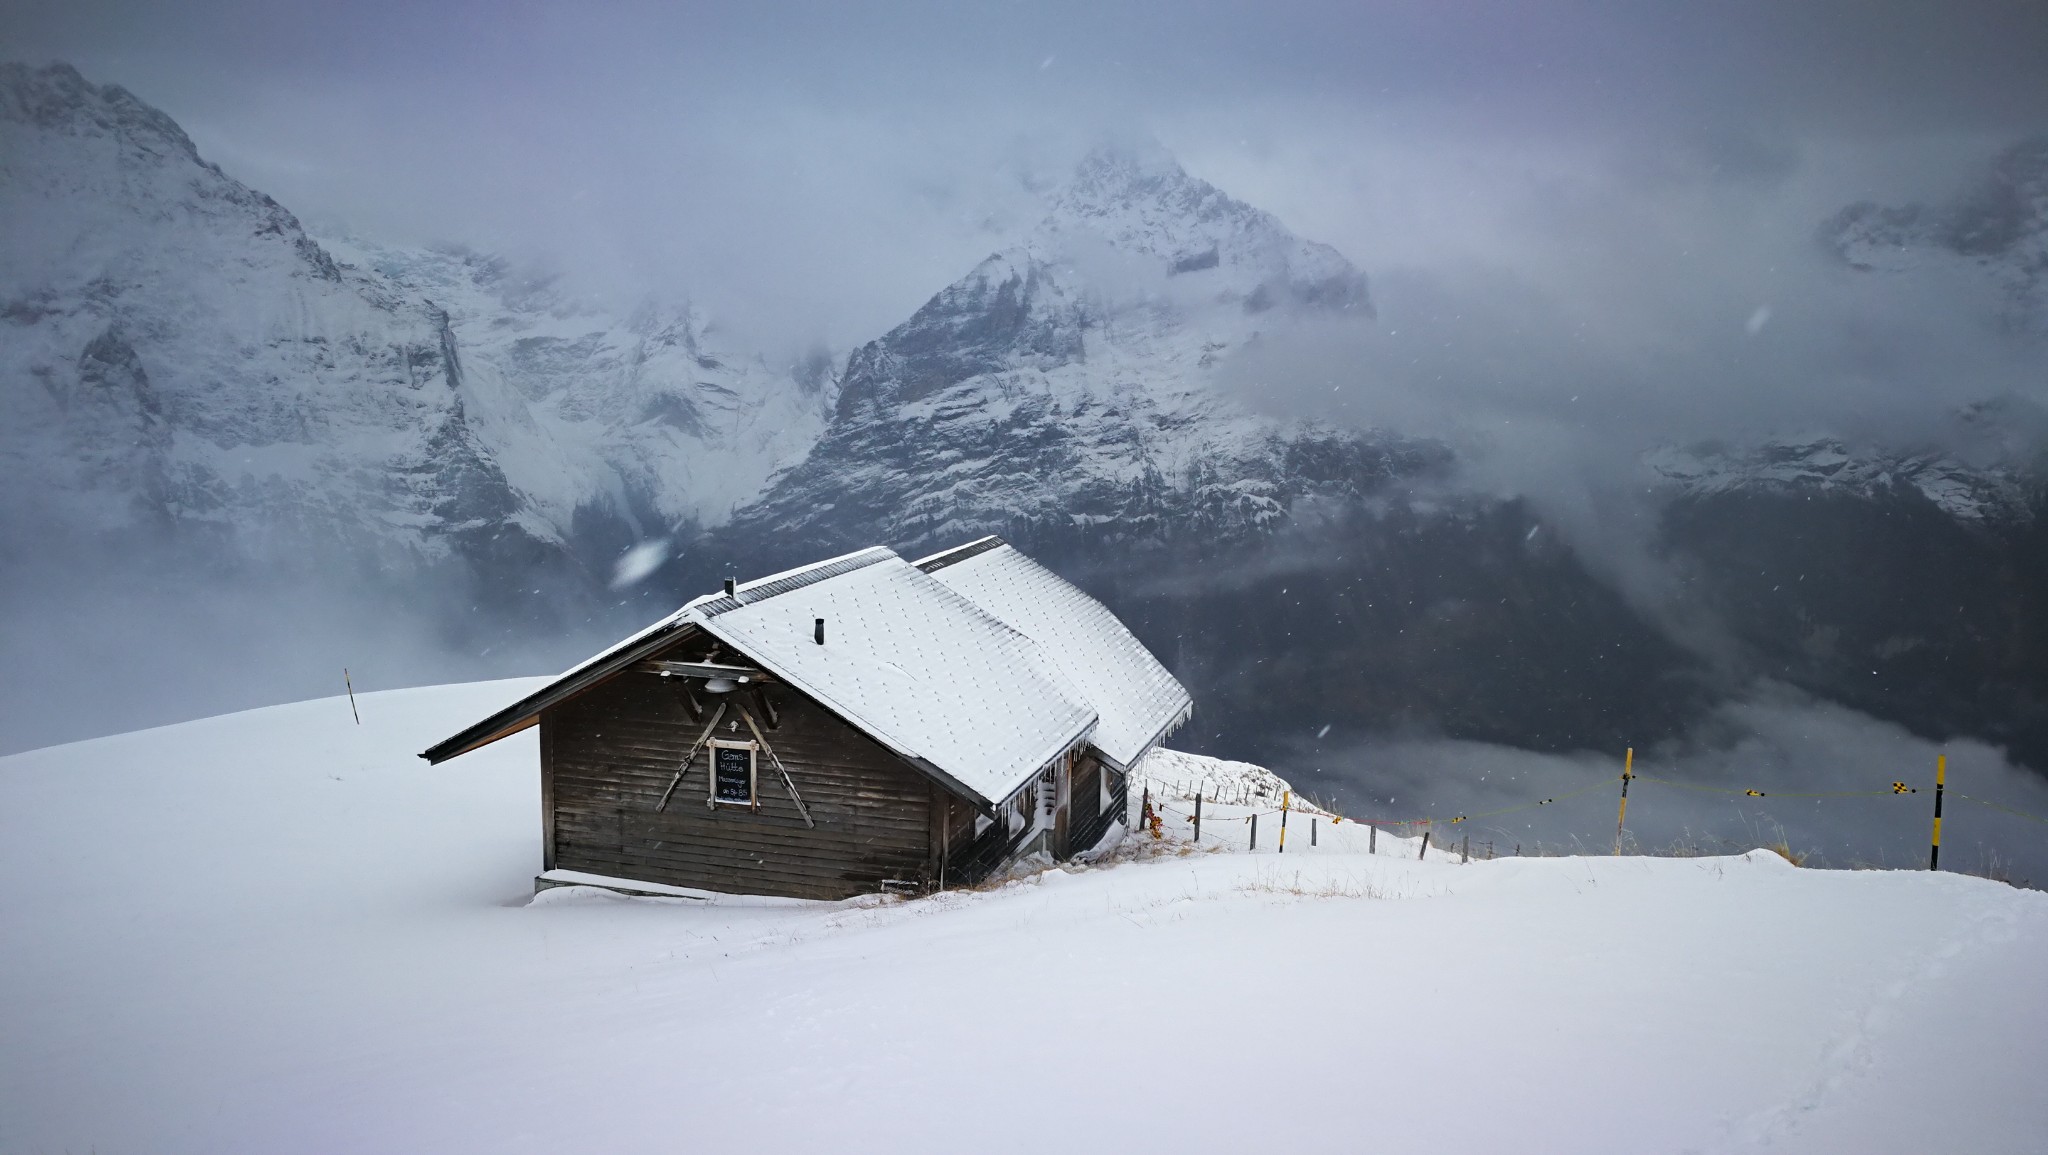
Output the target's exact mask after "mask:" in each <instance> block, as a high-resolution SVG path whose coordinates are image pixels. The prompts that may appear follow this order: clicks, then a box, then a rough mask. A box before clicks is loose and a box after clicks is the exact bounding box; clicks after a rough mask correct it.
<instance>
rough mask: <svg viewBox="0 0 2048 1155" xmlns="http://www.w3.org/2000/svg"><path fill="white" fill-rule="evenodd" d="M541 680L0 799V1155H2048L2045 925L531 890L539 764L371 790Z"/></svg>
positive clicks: (1198, 885) (1724, 873)
mask: <svg viewBox="0 0 2048 1155" xmlns="http://www.w3.org/2000/svg"><path fill="white" fill-rule="evenodd" d="M538 684H539V683H538V682H537V681H535V680H526V681H519V682H501V683H490V684H479V685H470V686H448V687H440V688H435V689H426V690H414V691H397V692H391V693H383V694H374V695H367V696H365V697H364V698H363V699H362V700H361V703H360V704H361V708H362V716H363V722H362V725H361V726H360V727H357V726H355V725H353V724H352V723H351V722H350V720H349V719H350V715H349V709H348V705H347V703H346V702H344V701H342V700H339V699H328V700H323V701H315V702H305V703H300V704H296V705H291V706H281V707H274V708H271V709H267V710H260V711H254V712H251V713H247V714H241V715H233V716H227V717H220V718H212V719H207V720H203V721H199V722H192V723H187V724H184V725H180V726H174V727H168V728H165V729H161V730H153V731H146V732H141V733H135V734H127V735H121V736H118V737H113V738H105V739H99V740H95V741H92V742H86V743H80V744H76V745H72V746H63V747H54V748H50V749H45V750H40V751H34V752H31V753H28V754H22V755H17V756H14V757H11V758H7V759H4V760H0V814H4V815H6V816H7V817H6V818H5V819H4V820H0V821H4V823H5V826H4V829H0V834H4V837H0V870H4V874H5V877H6V878H7V879H8V881H9V885H8V887H7V888H6V890H5V891H4V892H0V968H4V970H5V972H6V973H7V975H8V976H9V978H8V982H7V983H5V984H0V1022H4V1023H5V1024H6V1038H7V1045H6V1046H5V1047H4V1048H0V1149H4V1150H10V1151H13V1150H20V1151H38V1150H42V1151H62V1150H73V1151H85V1150H98V1151H102V1152H111V1151H138V1150H147V1151H152V1152H182V1151H208V1152H232V1151H263V1152H269V1151H279V1150H294V1151H299V1150H315V1151H334V1152H342V1151H423V1150H440V1151H505V1152H519V1151H559V1150H577V1151H592V1150H676V1149H688V1150H704V1151H719V1150H736V1149H742V1148H744V1149H747V1150H758V1151H824V1150H832V1151H935V1150H941V1149H947V1150H950V1149H955V1148H957V1147H958V1146H959V1145H960V1144H961V1143H962V1142H963V1140H969V1141H971V1142H972V1144H973V1145H974V1147H975V1148H976V1149H977V1150H989V1151H1041V1150H1043V1149H1044V1148H1045V1146H1046V1143H1047V1139H1046V1135H1045V1132H1044V1130H1043V1129H1042V1125H1050V1126H1053V1127H1054V1128H1055V1129H1056V1131H1057V1132H1058V1133H1059V1134H1061V1135H1072V1134H1085V1135H1089V1136H1095V1137H1096V1138H1093V1139H1091V1142H1097V1143H1100V1144H1101V1145H1102V1146H1104V1147H1106V1148H1112V1149H1114V1148H1135V1149H1139V1150H1154V1149H1171V1150H1180V1151H1188V1150H1192V1151H1241V1150H1285V1151H1360V1150H1373V1149H1378V1148H1380V1147H1391V1146H1398V1147H1402V1148H1406V1147H1411V1146H1414V1145H1416V1144H1417V1143H1424V1144H1425V1145H1429V1144H1430V1143H1431V1142H1432V1141H1434V1142H1435V1143H1437V1144H1438V1145H1440V1144H1441V1143H1444V1142H1451V1143H1455V1145H1457V1146H1459V1147H1460V1148H1469V1149H1472V1150H1514V1151H1533V1152H1567V1151H1569V1152H1595V1153H1597V1152H1617V1153H1630V1155H1638V1153H1646V1152H1650V1153H1654V1152H1681V1151H1700V1152H1709V1151H1711V1152H1734V1151H1762V1150H1781V1151H1801V1152H1855V1153H1882V1152H1892V1151H1897V1152H1914V1153H1916V1155H1917V1153H1919V1152H1925V1151H1938V1150H1951V1151H1953V1150H1968V1151H1972V1152H2026V1151H2037V1150H2039V1149H2040V1146H2041V1138H2042V1136H2043V1135H2044V1134H2048V1100H2044V1099H2043V1098H2042V1097H2041V1096H2040V1095H2039V1094H2038V1090H2037V1088H2036V1087H2035V1086H2034V1083H2035V1072H2036V1071H2038V1070H2039V1068H2040V1066H2041V1064H2042V1061H2043V1059H2044V1058H2048V989H2044V983H2043V981H2042V978H2041V972H2040V967H2039V959H2040V958H2041V957H2042V953H2043V951H2044V950H2048V898H2044V896H2043V895H2041V894H2038V893H2034V892H2022V891H2015V890H2011V889H2009V888H2006V887H2003V886H2000V885H1997V884H1993V883H1989V882H1985V881H1983V880H1979V879H1974V878H1967V877H1961V876H1956V875H1946V874H1941V875H1930V874H1927V873H1924V872H1911V873H1880V872H1857V873H1848V872H1818V871H1801V870H1795V869H1793V868H1792V867H1790V866H1788V865H1786V864H1784V863H1783V862H1782V861H1781V860H1779V859H1777V858H1776V857H1775V856H1772V855H1768V854H1752V855H1749V856H1745V857H1741V858H1718V859H1691V860H1657V859H1637V858H1619V859H1616V858H1592V859H1505V860H1500V861H1495V862H1484V863H1482V862H1475V863H1472V864H1470V865H1464V866H1460V865H1457V864H1456V863H1454V862H1451V861H1448V860H1443V859H1438V858H1435V857H1434V856H1433V857H1432V860H1431V861H1428V862H1417V861H1415V860H1414V859H1413V858H1412V855H1411V853H1410V852H1412V844H1402V843H1396V842H1394V840H1390V839H1383V840H1382V841H1381V844H1380V845H1381V851H1382V853H1381V854H1380V855H1378V856H1368V855H1365V854H1362V853H1357V852H1356V851H1355V849H1354V848H1353V846H1352V845H1350V844H1349V843H1347V842H1344V841H1342V840H1339V839H1334V838H1326V839H1324V840H1323V844H1322V845H1321V846H1318V847H1316V848H1314V849H1310V848H1308V847H1307V846H1306V845H1305V844H1304V843H1303V842H1302V841H1300V840H1290V842H1289V848H1288V852H1287V854H1286V855H1285V856H1284V857H1282V856H1279V855H1276V854H1273V853H1271V852H1270V850H1269V849H1268V844H1267V842H1266V841H1265V839H1264V838H1263V837H1262V840H1261V853H1258V854H1245V853H1189V854H1181V853H1177V852H1175V851H1176V850H1177V849H1178V848H1177V847H1175V846H1173V845H1171V844H1167V845H1165V846H1164V848H1163V849H1164V852H1163V853H1162V850H1161V848H1160V847H1159V846H1156V845H1154V844H1149V843H1147V842H1144V841H1142V840H1133V842H1132V843H1130V844H1127V846H1126V847H1125V848H1124V849H1123V850H1122V851H1121V852H1120V854H1119V855H1118V856H1116V861H1114V862H1113V864H1111V865H1107V866H1105V867H1097V868H1078V867H1077V868H1074V869H1071V870H1053V871H1049V872H1046V873H1044V874H1041V875H1037V876H1034V877H1031V878H1028V879H1025V880H1023V881H1019V882H1014V883H1011V884H1009V885H1006V886H1003V887H998V888H994V889H991V890H988V891H985V892H979V893H951V894H946V895H942V896H938V897H934V898H928V899H921V900H916V901H909V902H887V903H884V902H881V901H879V900H857V901H851V902H845V903H835V904H813V903H798V902H790V901H770V900H740V899H719V900H717V901H713V902H695V901H688V900H680V899H676V900H649V899H622V898H617V897H612V896H608V895H606V894H603V893H599V892H592V891H588V890H579V889H569V890H557V891H551V892H549V893H548V894H546V895H544V896H542V897H541V898H539V899H532V898H530V885H531V878H532V875H533V873H534V871H535V870H536V868H537V866H538V859H539V851H538V846H537V839H538V836H539V823H538V803H539V800H538V796H537V788H536V777H537V776H536V774H535V770H534V759H535V751H534V748H533V738H532V736H531V735H530V734H528V735H521V736H518V737H516V738H513V739H510V740H507V741H505V742H503V743H500V744H499V745H497V746H494V747H491V748H488V749H486V750H484V751H480V752H478V753H476V754H472V755H469V756H467V757H465V758H463V759H460V760H458V761H456V762H454V763H450V764H449V765H447V766H444V767H440V768H436V769H428V768H426V767H424V766H423V765H421V764H420V763H419V761H418V760H417V759H416V758H415V757H413V754H412V752H413V751H415V750H417V749H420V748H421V747H422V746H423V745H424V744H425V743H426V742H428V741H431V740H432V739H433V738H435V737H438V736H440V735H442V734H444V733H447V732H449V731H451V730H452V729H453V728H455V727H457V726H459V725H461V724H462V723H463V722H465V721H466V720H468V719H470V718H472V717H474V716H476V715H478V714H479V713H481V712H483V711H485V710H487V709H488V708H490V707H491V706H493V705H495V704H498V703H500V702H502V701H504V700H506V699H508V698H511V697H516V696H517V695H518V694H519V693H521V692H523V691H524V690H527V689H530V688H532V687H533V686H536V685H538ZM1323 833H1324V834H1325V835H1328V834H1329V831H1328V830H1327V829H1326V830H1325V831H1324V832H1323ZM1403 846H1406V847H1408V850H1406V851H1403V850H1402V849H1401V848H1402V847H1403ZM1049 975H1056V976H1057V977H1058V981H1057V982H1049V981H1048V976H1049ZM1049 1119H1050V1120H1053V1122H1051V1123H1050V1124H1047V1122H1046V1121H1047V1120H1049Z"/></svg>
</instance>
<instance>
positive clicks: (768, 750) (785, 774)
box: [654, 700, 818, 829]
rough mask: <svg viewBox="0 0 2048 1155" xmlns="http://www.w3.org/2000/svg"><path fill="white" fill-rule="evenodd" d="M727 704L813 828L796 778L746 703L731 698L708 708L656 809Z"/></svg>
mask: <svg viewBox="0 0 2048 1155" xmlns="http://www.w3.org/2000/svg"><path fill="white" fill-rule="evenodd" d="M728 707H730V708H732V709H734V710H738V711H739V715H740V718H741V720H742V721H744V722H746V724H747V729H749V730H751V731H753V733H754V741H756V742H759V743H760V744H761V752H762V753H764V754H766V755H768V764H769V765H771V766H773V767H775V773H776V774H777V775H778V776H780V777H781V779H782V788H783V789H785V790H787V791H789V800H790V801H791V802H794V803H796V812H797V813H798V814H800V815H802V816H803V820H804V825H805V826H808V827H810V828H812V829H816V828H817V825H818V824H817V823H816V822H814V821H812V820H811V808H810V807H808V806H805V805H804V799H803V795H801V794H798V793H797V792H796V782H795V781H794V780H792V779H791V778H790V776H789V770H788V768H786V767H785V766H783V764H782V759H780V758H777V757H776V756H775V747H773V746H770V745H769V744H768V736H767V735H765V734H763V733H761V726H760V723H758V722H756V721H754V715H753V713H752V712H751V711H749V710H748V709H747V706H746V703H744V702H739V701H732V700H727V701H723V702H720V703H719V704H718V709H716V710H713V711H712V712H711V721H710V722H708V723H706V724H705V726H704V732H703V733H702V734H699V735H697V740H696V741H695V742H692V743H690V752H689V753H687V754H685V755H683V762H682V765H680V766H678V767H676V776H675V777H674V778H671V779H669V783H668V789H666V790H664V791H662V792H661V801H660V802H657V803H655V805H654V809H655V812H656V813H660V812H661V811H663V810H666V809H668V800H669V799H670V798H671V797H673V796H674V795H675V792H676V787H678V786H681V785H682V784H683V777H684V775H686V774H688V773H689V772H690V763H692V762H695V761H696V760H697V752H698V751H699V750H702V749H703V748H704V745H705V743H707V742H709V741H711V735H712V734H713V733H715V732H717V730H718V724H719V723H720V722H722V721H724V720H725V712H726V709H727V708H728ZM705 805H706V806H711V807H714V808H715V807H716V806H717V805H718V804H717V803H716V802H711V801H709V800H707V801H706V802H705Z"/></svg>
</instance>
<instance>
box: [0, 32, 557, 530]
mask: <svg viewBox="0 0 2048 1155" xmlns="http://www.w3.org/2000/svg"><path fill="white" fill-rule="evenodd" d="M0 158H4V160H0V163H4V165H5V166H6V171H5V180H4V183H0V198H4V206H0V212H4V216H5V219H6V222H7V224H6V232H5V241H4V245H5V249H4V254H0V326H4V328H5V332H6V340H5V341H4V342H0V382H4V389H0V454H4V456H5V460H6V468H7V470H8V472H9V475H10V477H11V478H12V479H13V482H14V483H13V484H12V485H10V487H9V490H8V493H9V497H10V500H9V501H8V502H7V508H6V510H5V513H6V516H7V517H8V518H9V519H10V520H11V521H15V522H31V523H42V524H45V525H50V526H63V527H67V528H68V529H69V530H71V531H72V532H84V533H95V532H96V533H113V534H118V533H121V532H124V531H129V530H133V529H136V528H137V527H140V526H144V525H156V526H162V525H164V524H167V523H181V524H185V525H189V526H192V527H194V528H195V529H203V530H206V531H210V532H211V533H212V534H213V536H215V537H216V538H217V539H219V540H221V541H225V542H231V543H232V545H233V548H235V549H237V550H240V551H243V552H245V553H246V554H247V555H248V556H250V557H252V558H256V559H260V560H265V561H271V560H276V559H277V558H278V557H279V556H289V554H290V552H291V550H292V547H293V545H294V544H295V543H294V542H293V541H292V540H291V538H292V535H291V533H290V532H289V527H291V526H293V525H295V524H304V523H307V522H309V521H310V522H317V523H319V524H320V525H321V527H322V531H323V532H324V533H325V534H328V535H331V538H332V539H333V540H336V541H338V542H340V543H342V544H343V545H344V546H345V548H346V550H347V552H350V553H354V554H360V555H362V556H366V557H371V558H375V559H377V560H378V563H379V564H389V563H395V562H397V561H399V560H400V559H403V558H407V557H415V558H419V559H422V560H430V561H431V560H439V559H446V558H449V557H453V556H481V555H483V554H486V553H489V552H491V551H493V550H499V549H503V548H505V544H504V539H506V538H508V537H512V538H518V537H524V538H527V539H528V540H529V541H534V540H538V539H539V538H540V537H541V535H543V534H544V533H545V530H543V529H541V528H540V527H536V526H523V525H519V524H517V523H515V522H514V521H513V520H512V514H513V513H514V512H515V510H516V508H517V505H518V500H517V497H516V495H515V494H514V492H513V491H512V489H511V487H510V485H509V484H508V483H507V481H506V479H505V477H504V474H503V471H502V470H500V469H499V468H498V467H497V465H496V463H495V461H494V459H493V457H492V454H491V452H490V450H489V448H488V447H487V446H485V445H484V444H482V442H481V441H480V440H479V439H478V438H477V437H476V435H475V432H474V430H473V428H472V427H471V425H470V422H469V419H468V409H469V407H470V398H469V397H467V396H466V395H465V389H464V385H465V381H464V375H463V372H462V365H461V359H460V353H459V350H458V349H457V347H456V345H455V343H454V341H453V339H452V334H451V332H450V329H449V322H448V318H447V316H446V314H445V313H443V312H441V311H440V310H437V309H435V308H434V307H432V306H431V305H429V304H428V303H426V302H424V301H420V300H417V299H414V298H409V297H407V296H405V295H404V294H401V293H398V292H395V291H394V290H393V287H392V286H391V285H389V284H388V283H386V282H383V281H380V280H378V279H376V278H372V277H368V276H365V275H363V274H361V273H359V272H357V271H354V270H350V269H347V268H344V267H342V266H340V265H338V264H337V263H336V262H335V261H334V259H333V258H332V256H331V255H330V254H329V253H328V252H327V251H326V250H324V249H323V248H322V247H321V246H320V245H319V244H317V243H316V242H315V241H313V240H312V239H311V238H310V237H308V236H307V235H306V233H305V231H304V230H303V229H302V228H301V227H300V226H299V222H298V221H297V220H296V219H295V218H294V217H293V216H292V214H291V213H289V212H287V211H286V210H285V209H284V208H283V207H282V206H280V205H278V204H277V203H276V202H274V201H272V200H271V199H270V198H268V197H266V196H263V195H262V194H261V193H258V192H255V191H254V190H251V189H249V188H247V187H246V186H244V185H242V184H240V183H238V182H236V181H235V180H233V179H232V178H230V177H228V176H226V175H224V174H223V173H222V172H221V171H220V170H219V169H217V168H215V167H214V166H213V165H211V164H208V163H207V162H205V161H204V160H202V159H201V158H200V156H199V154H198V153H197V151H196V150H195V149H194V148H193V146H192V143H191V141H190V140H188V139H187V138H186V137H185V134H184V133H183V132H182V131H180V130H179V128H178V126H177V125H176V124H174V123H172V122H171V121H170V120H169V118H167V117H165V116H163V115H162V114H161V113H159V112H157V111H156V110H154V109H151V108H149V107H148V106H146V105H144V104H142V103H141V102H140V101H138V100H136V99H135V98H134V97H133V96H131V95H129V94H128V93H126V92H124V91H122V90H121V89H119V88H112V87H109V88H96V87H94V86H92V85H90V84H88V83H86V82H85V81H84V80H83V79H82V78H81V77H80V76H79V75H78V74H77V73H76V72H74V71H72V70H71V69H69V68H66V67H64V66H62V65H59V66H55V67H52V68H48V69H44V70H41V71H31V70H28V69H25V68H22V67H20V66H14V65H9V66H6V67H5V69H4V71H0ZM17 540H19V539H17ZM45 540H47V538H45Z"/></svg>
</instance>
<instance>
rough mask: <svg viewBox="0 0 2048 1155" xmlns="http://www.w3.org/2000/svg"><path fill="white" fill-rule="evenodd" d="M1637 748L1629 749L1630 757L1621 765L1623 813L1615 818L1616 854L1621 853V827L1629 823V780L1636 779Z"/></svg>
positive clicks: (1631, 747)
mask: <svg viewBox="0 0 2048 1155" xmlns="http://www.w3.org/2000/svg"><path fill="white" fill-rule="evenodd" d="M1635 769H1636V748H1635V747H1634V746H1630V747H1629V748H1628V757H1627V758H1625V759H1623V761H1622V763H1621V813H1619V814H1617V815H1615V816H1614V853H1616V854H1620V853H1621V827H1622V824H1623V823H1625V822H1627V821H1628V780H1629V779H1630V778H1633V777H1635Z"/></svg>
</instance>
